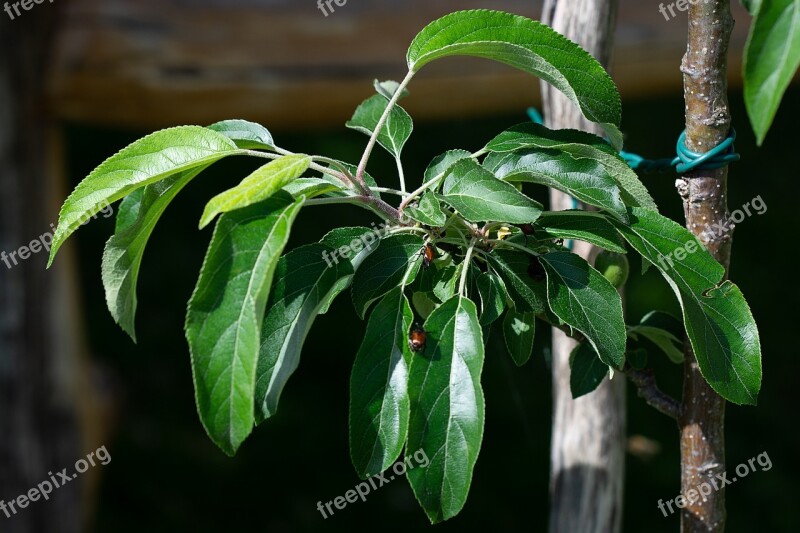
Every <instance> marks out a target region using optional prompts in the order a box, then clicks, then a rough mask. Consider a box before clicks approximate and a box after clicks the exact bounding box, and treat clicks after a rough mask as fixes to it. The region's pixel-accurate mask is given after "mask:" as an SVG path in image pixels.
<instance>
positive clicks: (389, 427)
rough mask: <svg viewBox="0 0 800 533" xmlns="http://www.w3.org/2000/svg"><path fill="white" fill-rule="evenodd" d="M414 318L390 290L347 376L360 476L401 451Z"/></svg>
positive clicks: (352, 443)
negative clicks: (348, 376)
mask: <svg viewBox="0 0 800 533" xmlns="http://www.w3.org/2000/svg"><path fill="white" fill-rule="evenodd" d="M413 320H414V314H413V313H412V312H411V307H410V306H409V305H408V300H407V299H406V297H405V295H404V294H403V288H402V287H397V288H395V289H393V290H392V291H391V292H389V294H387V295H386V296H384V298H383V299H382V300H381V301H380V302H379V303H378V305H377V306H376V307H375V310H374V311H372V315H371V316H370V319H369V323H368V324H367V331H366V333H365V335H364V340H363V342H362V343H361V347H360V348H359V349H358V354H357V355H356V360H355V363H354V364H353V372H352V375H351V377H350V457H351V458H352V460H353V465H355V467H356V471H357V472H358V475H359V477H361V478H362V479H366V478H368V477H370V476H372V475H375V474H378V473H380V472H383V471H384V470H386V469H387V468H389V467H390V466H392V463H394V462H395V460H397V458H398V457H399V456H400V453H401V452H402V451H403V445H404V444H405V442H406V436H407V434H408V419H409V413H410V403H409V398H408V364H409V363H410V361H411V357H412V354H411V350H410V348H409V346H408V334H409V331H410V330H411V325H412V322H413Z"/></svg>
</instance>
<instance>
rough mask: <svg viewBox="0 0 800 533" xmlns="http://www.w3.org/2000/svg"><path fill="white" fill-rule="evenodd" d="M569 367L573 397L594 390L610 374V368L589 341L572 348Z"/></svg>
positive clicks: (578, 396)
mask: <svg viewBox="0 0 800 533" xmlns="http://www.w3.org/2000/svg"><path fill="white" fill-rule="evenodd" d="M569 367H570V373H569V388H570V391H572V398H573V399H575V398H580V397H581V396H584V395H586V394H589V393H590V392H594V391H595V390H596V389H597V387H599V386H600V384H601V383H602V382H603V380H604V379H605V378H606V376H608V369H609V367H608V365H606V364H605V363H603V361H601V360H600V358H599V357H598V356H597V352H595V351H594V348H592V346H591V345H590V344H589V343H587V342H582V343H580V344H579V345H577V346H576V347H575V349H574V350H572V353H571V354H570V356H569Z"/></svg>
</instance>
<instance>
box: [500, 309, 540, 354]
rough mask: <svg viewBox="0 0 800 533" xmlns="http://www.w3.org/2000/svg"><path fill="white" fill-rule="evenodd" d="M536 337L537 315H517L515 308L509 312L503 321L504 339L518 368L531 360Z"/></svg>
mask: <svg viewBox="0 0 800 533" xmlns="http://www.w3.org/2000/svg"><path fill="white" fill-rule="evenodd" d="M535 335H536V315H534V314H533V313H517V312H516V310H514V309H513V308H512V309H509V310H508V312H507V313H506V316H505V318H504V319H503V338H504V339H505V341H506V348H507V349H508V353H509V354H511V358H512V359H513V360H514V363H515V364H516V365H517V366H522V365H524V364H525V363H527V362H528V360H529V359H530V358H531V354H533V341H534V337H535Z"/></svg>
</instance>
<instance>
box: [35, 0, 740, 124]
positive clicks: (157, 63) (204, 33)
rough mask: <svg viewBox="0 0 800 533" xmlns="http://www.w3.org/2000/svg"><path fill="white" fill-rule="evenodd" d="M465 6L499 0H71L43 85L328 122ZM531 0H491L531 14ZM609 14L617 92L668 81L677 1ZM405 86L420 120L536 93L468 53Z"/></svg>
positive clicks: (127, 113) (133, 103)
mask: <svg viewBox="0 0 800 533" xmlns="http://www.w3.org/2000/svg"><path fill="white" fill-rule="evenodd" d="M334 6H335V4H334ZM473 7H485V8H492V7H494V8H496V7H497V2H493V1H490V0H483V1H463V2H461V1H460V2H449V1H448V2H439V1H437V2H431V1H428V0H409V1H407V2H403V4H402V5H401V6H398V5H397V4H396V3H394V2H390V1H388V0H378V1H370V2H369V3H368V5H367V2H358V3H357V2H348V3H346V4H345V5H344V6H342V7H337V8H336V11H335V12H334V13H332V14H329V16H328V17H325V16H324V15H323V14H322V12H321V11H319V10H318V9H317V4H316V2H315V1H314V0H303V1H302V2H298V1H297V0H295V1H293V2H290V1H289V0H229V1H226V2H222V1H220V0H195V1H192V2H191V3H188V2H185V1H181V0H161V1H158V2H156V1H154V0H144V1H142V0H137V1H134V0H113V1H112V0H72V1H71V2H70V3H69V4H68V5H66V6H65V9H64V18H63V20H62V24H61V27H62V29H61V32H60V35H59V38H58V43H57V46H56V47H55V56H54V57H55V62H54V69H53V79H52V89H51V95H52V99H53V103H54V105H55V108H56V109H57V112H58V113H59V116H60V117H61V118H63V119H66V120H71V121H76V122H81V123H93V124H99V125H105V126H113V127H121V128H134V129H153V128H157V127H163V126H168V125H174V124H183V123H199V124H207V123H210V122H213V121H216V120H219V119H223V118H233V117H240V118H248V119H251V120H256V121H259V122H263V123H265V124H268V125H269V126H270V127H274V128H281V129H287V128H294V129H306V128H310V127H331V126H335V127H338V126H341V125H342V124H343V122H344V121H346V120H347V119H348V118H349V117H350V115H351V114H352V111H353V109H354V108H355V106H356V105H358V103H359V102H360V101H361V100H362V99H364V98H365V97H367V96H368V95H369V94H371V91H372V88H371V81H372V79H373V78H375V77H378V78H381V79H393V78H394V79H399V78H401V77H402V76H403V75H404V73H405V61H404V58H405V51H406V49H407V47H408V44H409V43H410V41H411V39H412V38H413V37H414V35H415V34H416V33H417V32H418V31H419V30H420V29H421V28H423V27H424V26H425V25H426V24H427V23H428V22H430V21H431V20H433V19H435V18H437V17H439V16H441V15H443V14H445V13H447V12H450V11H453V10H456V9H464V8H473ZM540 7H541V2H539V1H534V0H506V1H505V2H503V6H502V8H503V9H505V10H508V11H512V12H515V13H519V14H523V15H526V16H529V17H533V18H537V17H538V14H539V11H540ZM738 7H739V6H738V4H737V8H738ZM735 11H736V12H735V16H736V17H737V18H739V19H740V20H741V21H742V23H740V24H738V25H737V30H736V34H735V35H734V42H733V45H732V56H731V73H732V79H731V84H732V85H737V84H738V72H739V69H740V65H741V61H740V57H739V56H740V53H741V50H742V47H743V46H744V39H745V37H746V27H747V25H748V24H745V23H744V22H745V17H748V15H747V14H746V13H745V12H744V10H742V9H741V8H739V9H736V10H735ZM619 18H620V21H619V27H618V31H617V42H618V45H617V48H616V57H615V58H614V63H613V66H612V70H613V73H614V78H615V79H616V81H617V83H618V85H619V87H620V90H621V92H622V93H623V96H624V97H640V96H641V97H643V96H649V95H653V94H656V93H675V94H677V93H678V92H679V91H680V90H681V87H682V80H681V76H680V72H679V70H678V68H679V65H680V59H681V57H682V55H683V52H684V47H685V33H686V14H685V13H678V16H677V17H675V18H674V19H672V20H669V21H667V20H665V18H664V16H663V15H662V14H661V13H660V12H659V11H658V7H657V6H656V5H655V4H650V3H644V2H639V1H638V0H623V1H622V2H621V7H620V17H619ZM411 89H412V97H411V98H409V99H408V100H406V101H405V102H404V105H405V106H406V107H407V108H408V110H409V112H411V113H412V114H413V115H414V116H415V118H417V119H420V120H425V119H446V118H449V117H453V116H463V115H467V114H468V115H470V116H478V115H492V114H498V113H510V112H515V111H516V112H521V111H522V110H523V109H525V107H527V106H528V105H530V104H532V103H536V95H537V94H538V87H537V81H536V80H535V79H533V78H532V77H531V76H529V75H526V74H523V73H519V72H517V71H515V70H513V69H510V68H508V67H505V66H502V65H497V64H494V63H492V62H490V61H485V60H478V59H470V58H465V59H460V58H458V59H447V60H443V61H441V62H438V63H436V64H434V65H431V66H430V67H428V68H427V69H425V70H424V71H422V72H421V73H420V74H419V75H418V78H417V79H416V80H415V81H414V83H413V85H412V87H411Z"/></svg>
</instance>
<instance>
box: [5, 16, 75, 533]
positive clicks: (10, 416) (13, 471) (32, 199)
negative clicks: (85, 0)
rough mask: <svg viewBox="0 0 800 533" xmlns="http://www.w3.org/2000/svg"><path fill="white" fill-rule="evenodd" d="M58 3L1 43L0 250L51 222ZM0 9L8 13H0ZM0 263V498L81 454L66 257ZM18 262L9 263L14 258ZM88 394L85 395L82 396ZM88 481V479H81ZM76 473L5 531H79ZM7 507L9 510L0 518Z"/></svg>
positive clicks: (9, 31) (10, 30)
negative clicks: (48, 97)
mask: <svg viewBox="0 0 800 533" xmlns="http://www.w3.org/2000/svg"><path fill="white" fill-rule="evenodd" d="M56 9H57V8H56V7H55V6H49V7H48V8H47V9H44V8H43V9H41V10H40V11H36V13H33V14H27V15H26V18H20V19H19V20H14V21H13V22H12V21H8V20H6V21H4V22H3V23H2V24H3V31H2V33H0V48H2V49H3V50H4V53H5V56H6V58H5V59H4V61H3V62H2V63H0V251H3V252H11V251H15V252H16V251H17V249H18V248H19V247H20V246H24V245H26V244H28V243H30V242H31V241H32V240H33V239H37V238H38V237H39V235H41V234H42V233H44V232H46V231H51V230H50V226H49V224H50V223H51V222H53V221H54V219H53V217H54V216H55V214H56V212H57V210H56V204H55V198H56V196H57V195H59V194H60V192H61V191H60V190H59V187H58V186H57V185H56V183H55V179H54V174H53V172H52V171H53V165H54V161H55V157H54V156H55V154H53V153H48V148H52V147H54V144H53V143H52V142H51V141H52V139H53V138H54V137H53V133H54V130H53V125H52V122H51V121H50V120H49V115H48V113H47V110H46V105H45V103H44V102H45V98H44V94H45V90H44V89H45V87H46V73H47V69H46V65H47V64H48V63H49V60H50V55H51V53H52V47H51V44H52V43H51V37H52V36H53V33H54V32H53V28H54V23H55V18H56V17H55V11H56ZM4 16H5V14H4ZM6 260H8V265H7V264H6V263H5V262H0V500H4V501H5V503H6V504H7V503H9V502H11V501H13V500H15V499H17V498H18V497H19V496H22V495H27V494H28V492H29V491H30V490H31V489H33V488H36V487H37V486H38V484H39V483H41V482H43V481H45V480H48V479H50V475H49V472H51V471H52V472H53V473H56V472H59V471H60V470H61V469H62V468H67V469H68V472H69V471H74V469H73V465H74V464H75V461H76V460H77V459H79V458H80V457H81V456H83V455H84V454H85V451H84V450H83V448H84V446H83V442H82V441H81V431H80V421H81V416H80V412H81V409H80V407H79V400H78V397H79V396H80V393H79V391H80V390H85V389H86V387H85V384H83V383H76V382H75V367H74V365H75V363H74V361H75V359H74V357H75V356H76V353H77V350H75V345H76V344H75V337H74V335H75V332H74V330H73V328H71V327H70V326H71V325H72V322H71V320H72V319H73V317H74V316H75V315H76V313H75V309H74V308H73V307H72V305H74V304H73V302H74V300H73V299H72V298H70V296H71V294H70V293H69V290H70V286H71V284H70V283H69V281H71V280H69V274H70V272H69V271H68V270H65V269H64V268H63V267H64V266H69V265H70V261H63V258H62V264H61V265H60V267H59V268H57V269H55V270H54V271H52V272H46V271H45V269H44V265H45V253H44V252H41V253H39V254H38V255H36V256H33V257H31V258H29V259H27V260H26V261H21V260H19V256H15V257H14V258H13V260H12V258H9V257H8V256H6ZM15 261H16V262H18V264H14V262H15ZM84 394H85V393H84ZM87 478H88V476H87ZM83 483H84V481H82V480H81V477H78V478H77V479H76V480H74V481H71V482H70V483H69V484H66V485H64V486H63V487H61V488H58V489H54V490H53V493H52V494H51V495H50V499H49V500H48V501H44V500H43V499H41V498H39V499H38V501H36V502H29V505H27V506H26V507H25V508H20V507H19V506H18V504H17V505H16V506H15V509H16V511H17V512H16V514H14V513H12V512H11V508H10V507H9V506H7V507H6V509H7V511H5V512H0V524H2V525H0V529H2V531H4V532H9V533H32V532H33V533H39V532H42V533H49V532H53V533H56V532H58V533H73V532H74V533H77V532H78V531H81V530H82V529H83V528H82V527H81V509H82V506H81V488H82V486H83ZM6 512H8V514H9V516H6Z"/></svg>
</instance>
